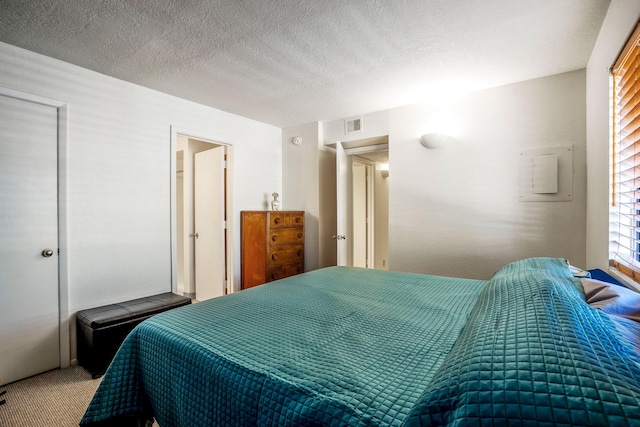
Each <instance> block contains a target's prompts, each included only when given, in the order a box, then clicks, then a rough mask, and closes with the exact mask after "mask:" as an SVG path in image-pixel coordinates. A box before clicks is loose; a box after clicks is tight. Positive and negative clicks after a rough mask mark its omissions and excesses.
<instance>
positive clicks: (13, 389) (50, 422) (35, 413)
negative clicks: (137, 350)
mask: <svg viewBox="0 0 640 427" xmlns="http://www.w3.org/2000/svg"><path fill="white" fill-rule="evenodd" d="M99 384H100V379H96V380H94V379H91V374H89V373H88V372H87V371H86V370H85V369H84V368H82V367H80V366H72V367H70V368H66V369H56V370H53V371H49V372H46V373H44V374H42V375H37V376H35V377H31V378H27V379H25V380H22V381H17V382H15V383H12V384H8V385H6V386H0V391H2V390H6V391H7V393H6V394H4V395H3V396H2V397H0V400H2V399H5V400H6V401H7V402H6V403H5V404H4V405H0V426H2V427H5V426H6V427H43V426H56V427H71V426H77V425H78V423H79V422H80V419H81V418H82V416H83V415H84V411H85V409H87V405H89V401H90V400H91V398H92V397H93V394H94V393H95V391H96V389H97V388H98V385H99ZM154 426H157V424H154Z"/></svg>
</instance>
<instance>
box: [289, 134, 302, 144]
mask: <svg viewBox="0 0 640 427" xmlns="http://www.w3.org/2000/svg"><path fill="white" fill-rule="evenodd" d="M291 142H293V144H294V145H300V144H302V137H300V136H294V137H293V138H291Z"/></svg>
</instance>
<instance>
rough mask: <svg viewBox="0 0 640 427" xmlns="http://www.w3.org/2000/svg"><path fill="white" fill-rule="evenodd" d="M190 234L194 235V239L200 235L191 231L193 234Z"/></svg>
mask: <svg viewBox="0 0 640 427" xmlns="http://www.w3.org/2000/svg"><path fill="white" fill-rule="evenodd" d="M192 236H193V237H195V238H196V239H197V238H198V237H200V235H199V234H198V233H193V234H192Z"/></svg>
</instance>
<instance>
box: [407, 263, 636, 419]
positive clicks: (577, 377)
mask: <svg viewBox="0 0 640 427" xmlns="http://www.w3.org/2000/svg"><path fill="white" fill-rule="evenodd" d="M406 425H407V426H416V425H425V426H431V425H446V426H485V425H495V426H598V427H600V426H615V427H618V426H621V427H622V426H628V427H632V426H640V355H638V354H637V353H635V352H634V350H633V348H632V346H631V344H630V343H628V342H627V341H625V340H624V338H623V337H622V336H621V335H620V334H619V333H618V331H617V329H616V328H615V327H614V325H613V324H612V322H611V320H610V319H609V317H608V316H607V315H606V314H603V313H601V312H600V311H599V310H596V309H593V308H591V307H589V306H588V305H587V304H586V303H585V301H584V294H583V290H582V286H581V285H580V282H579V281H577V280H575V279H573V278H572V277H571V274H570V273H569V272H568V271H567V265H566V263H565V261H564V260H561V259H547V258H541V259H528V260H523V261H519V262H515V263H513V264H509V265H507V266H505V267H503V268H502V269H501V270H500V271H498V273H496V275H495V276H494V277H493V279H492V280H491V281H490V282H489V283H488V284H487V286H486V287H485V289H484V290H483V291H482V293H481V295H480V297H479V298H478V301H477V304H476V306H475V307H474V309H473V312H472V314H471V316H470V318H469V322H468V324H467V326H466V327H465V329H464V330H463V332H462V334H461V335H460V337H459V339H458V341H457V342H456V345H455V346H454V347H453V349H452V350H451V353H450V354H449V356H447V358H446V360H445V362H444V363H443V364H442V366H441V367H440V369H439V370H438V372H437V373H436V375H435V377H434V378H433V380H432V382H431V384H430V385H429V387H427V389H426V390H425V392H424V394H423V395H422V397H421V398H420V401H419V402H418V403H417V404H416V405H415V406H414V408H413V409H412V411H411V414H410V415H409V417H408V418H407V420H406Z"/></svg>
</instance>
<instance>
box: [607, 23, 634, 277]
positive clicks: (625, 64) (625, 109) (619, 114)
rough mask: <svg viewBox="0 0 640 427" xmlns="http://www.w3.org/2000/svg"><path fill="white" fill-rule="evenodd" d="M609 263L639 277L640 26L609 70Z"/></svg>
mask: <svg viewBox="0 0 640 427" xmlns="http://www.w3.org/2000/svg"><path fill="white" fill-rule="evenodd" d="M611 73H612V77H613V84H612V87H613V94H612V95H613V96H612V100H613V102H612V107H613V111H612V150H611V153H612V175H611V178H612V182H611V189H612V192H611V226H610V232H611V247H610V252H611V256H610V258H611V264H612V265H614V266H616V267H618V268H619V269H620V270H621V271H623V272H624V273H625V274H627V275H629V276H632V277H633V278H634V279H640V25H638V26H637V27H636V30H635V31H634V33H633V34H632V36H631V38H630V39H629V41H628V42H627V44H626V45H625V47H624V49H623V50H622V52H621V54H620V56H619V57H618V59H617V60H616V63H615V64H614V66H613V68H612V70H611Z"/></svg>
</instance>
